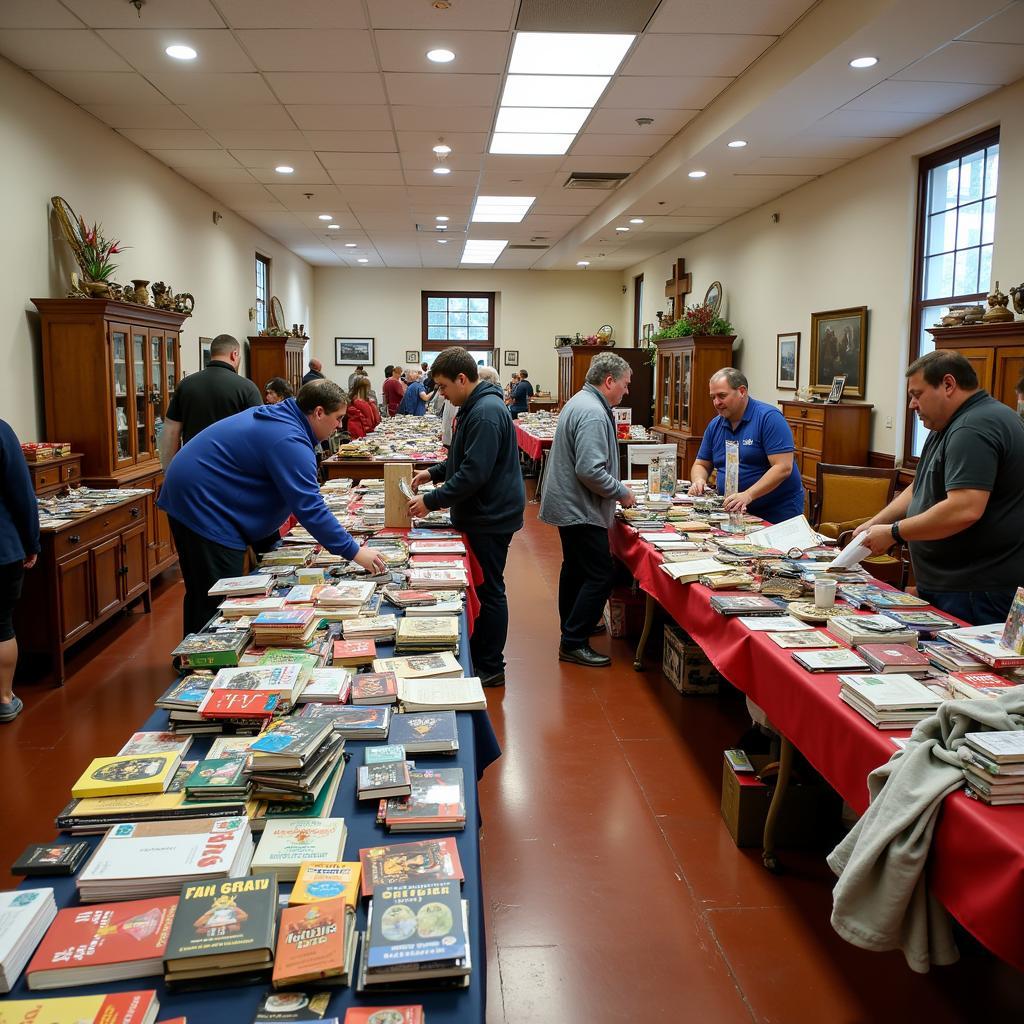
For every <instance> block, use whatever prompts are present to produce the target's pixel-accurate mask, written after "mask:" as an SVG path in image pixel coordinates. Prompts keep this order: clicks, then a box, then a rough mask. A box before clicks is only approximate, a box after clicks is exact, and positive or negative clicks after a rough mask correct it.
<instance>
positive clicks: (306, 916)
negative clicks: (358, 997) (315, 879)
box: [273, 898, 356, 988]
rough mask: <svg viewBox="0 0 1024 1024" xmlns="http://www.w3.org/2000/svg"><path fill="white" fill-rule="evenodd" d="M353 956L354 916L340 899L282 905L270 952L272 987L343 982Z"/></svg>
mask: <svg viewBox="0 0 1024 1024" xmlns="http://www.w3.org/2000/svg"><path fill="white" fill-rule="evenodd" d="M355 956H356V916H355V913H354V912H353V911H352V910H351V909H350V908H349V907H348V905H347V904H346V902H345V900H344V899H341V898H334V899H328V900H321V901H318V902H316V903H310V904H306V905H303V906H295V907H286V908H285V909H284V910H282V911H281V927H280V931H279V933H278V936H277V950H276V952H275V955H274V971H273V983H274V988H290V987H292V986H295V985H302V984H305V983H307V982H323V983H326V984H335V985H347V984H348V982H349V978H350V977H351V976H352V969H353V966H354V964H355Z"/></svg>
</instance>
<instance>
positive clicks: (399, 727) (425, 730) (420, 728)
mask: <svg viewBox="0 0 1024 1024" xmlns="http://www.w3.org/2000/svg"><path fill="white" fill-rule="evenodd" d="M388 743H400V744H401V745H402V746H403V747H405V749H406V752H407V753H410V754H413V753H435V752H436V753H450V752H454V751H456V750H458V749H459V733H458V729H457V727H456V724H455V712H454V711H417V712H411V713H409V714H404V715H393V716H392V718H391V725H390V726H389V727H388Z"/></svg>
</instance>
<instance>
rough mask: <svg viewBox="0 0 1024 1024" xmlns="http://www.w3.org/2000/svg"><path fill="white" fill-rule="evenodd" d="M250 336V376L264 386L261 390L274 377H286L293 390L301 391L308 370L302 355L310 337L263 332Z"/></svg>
mask: <svg viewBox="0 0 1024 1024" xmlns="http://www.w3.org/2000/svg"><path fill="white" fill-rule="evenodd" d="M248 340H249V380H251V381H252V382H253V383H254V384H255V385H256V387H258V388H259V389H260V394H261V395H262V394H263V389H264V387H266V384H267V381H268V380H270V378H271V377H283V378H284V379H285V380H286V381H288V386H289V387H290V388H291V389H292V394H296V395H297V394H298V393H299V388H301V387H302V378H303V376H305V373H306V364H305V362H304V361H303V358H302V356H303V353H304V352H305V351H306V342H307V341H309V338H292V337H285V338H273V337H266V336H259V337H255V338H249V339H248Z"/></svg>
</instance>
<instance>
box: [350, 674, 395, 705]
mask: <svg viewBox="0 0 1024 1024" xmlns="http://www.w3.org/2000/svg"><path fill="white" fill-rule="evenodd" d="M397 700H398V677H397V676H396V675H395V673H394V672H360V673H359V674H358V675H357V676H356V677H355V679H353V680H352V703H353V704H394V703H395V702H396V701H397Z"/></svg>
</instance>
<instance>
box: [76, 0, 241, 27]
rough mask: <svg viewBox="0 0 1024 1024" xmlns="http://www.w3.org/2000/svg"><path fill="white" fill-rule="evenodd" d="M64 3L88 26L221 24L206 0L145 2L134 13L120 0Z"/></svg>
mask: <svg viewBox="0 0 1024 1024" xmlns="http://www.w3.org/2000/svg"><path fill="white" fill-rule="evenodd" d="M63 3H64V6H65V7H70V8H71V10H72V11H73V12H74V13H75V14H77V15H78V17H79V18H81V19H82V21H84V22H85V23H86V24H87V25H89V26H91V27H92V28H126V27H131V26H132V25H135V26H137V27H141V28H223V27H224V22H223V21H222V20H221V18H220V15H218V14H217V11H216V10H215V9H214V6H213V4H211V3H210V0H174V2H173V3H148V4H146V7H145V10H144V11H140V12H138V13H136V12H135V11H134V10H133V9H131V8H129V6H128V4H127V3H121V0H63Z"/></svg>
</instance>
